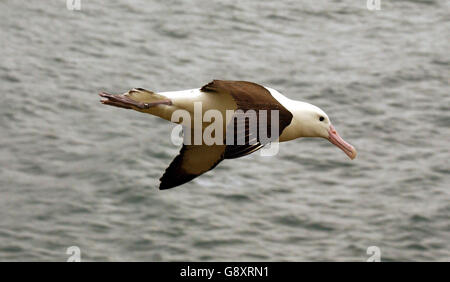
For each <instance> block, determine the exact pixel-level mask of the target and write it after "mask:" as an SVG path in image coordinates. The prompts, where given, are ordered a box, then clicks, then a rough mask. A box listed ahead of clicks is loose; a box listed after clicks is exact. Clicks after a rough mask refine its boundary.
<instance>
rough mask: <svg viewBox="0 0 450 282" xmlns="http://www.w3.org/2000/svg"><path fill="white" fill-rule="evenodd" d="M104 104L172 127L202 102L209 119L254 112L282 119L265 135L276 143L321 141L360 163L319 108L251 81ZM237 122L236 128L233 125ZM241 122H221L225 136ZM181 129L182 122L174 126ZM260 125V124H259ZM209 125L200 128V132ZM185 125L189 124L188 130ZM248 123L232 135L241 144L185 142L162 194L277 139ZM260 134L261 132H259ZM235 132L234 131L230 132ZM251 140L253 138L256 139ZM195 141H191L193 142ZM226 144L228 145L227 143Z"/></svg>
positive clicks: (128, 96)
mask: <svg viewBox="0 0 450 282" xmlns="http://www.w3.org/2000/svg"><path fill="white" fill-rule="evenodd" d="M99 95H100V96H101V97H102V98H103V99H102V100H101V102H102V103H103V104H105V105H110V106H116V107H121V108H125V109H133V110H136V111H139V112H143V113H148V114H151V115H154V116H158V117H160V118H163V119H165V120H168V121H173V117H172V116H173V114H174V113H175V112H176V111H177V110H183V111H185V112H187V113H188V114H189V115H190V116H191V117H192V120H195V116H194V115H195V113H194V112H195V107H196V104H199V103H198V102H200V104H201V106H202V108H201V113H203V114H205V113H206V112H207V111H208V110H215V111H216V112H220V113H221V114H222V116H226V113H227V112H230V111H231V112H235V113H237V112H244V113H245V112H248V111H250V110H253V111H255V112H256V114H257V115H258V116H259V115H260V113H261V112H264V111H265V112H270V113H272V112H274V111H276V112H277V113H278V119H275V121H278V122H277V124H273V123H272V122H273V119H272V118H271V117H270V114H269V118H267V117H266V119H265V122H266V128H267V129H266V130H267V131H271V128H272V127H274V128H277V129H278V132H276V133H277V134H275V135H277V136H276V137H277V138H276V140H277V141H279V142H285V141H290V140H293V139H296V138H300V137H322V138H325V139H327V140H329V141H330V142H331V143H333V144H334V145H336V146H337V147H339V148H340V149H341V150H342V151H344V153H345V154H347V155H348V156H349V157H350V159H354V158H355V157H356V150H355V148H354V147H353V146H352V145H350V144H349V143H347V142H345V141H344V140H343V139H342V138H341V137H340V136H339V134H338V133H337V131H336V130H335V128H334V127H333V125H332V124H331V122H330V119H329V118H328V116H327V114H326V113H325V112H324V111H322V110H321V109H320V108H318V107H316V106H314V105H311V104H309V103H305V102H300V101H295V100H291V99H289V98H287V97H285V96H284V95H282V94H281V93H280V92H278V91H276V90H274V89H272V88H269V87H264V86H261V85H259V84H256V83H253V82H247V81H226V80H213V81H212V82H210V83H208V84H206V85H204V86H203V87H201V88H197V89H189V90H182V91H171V92H158V93H156V92H152V91H148V90H145V89H143V88H134V89H131V90H130V91H128V92H126V93H124V94H117V95H113V94H108V93H105V92H101V93H100V94H99ZM231 120H233V122H231ZM237 120H238V119H237V118H233V119H229V118H227V119H223V121H222V122H223V125H224V127H223V131H224V132H223V133H224V134H225V135H227V132H226V131H227V130H230V129H229V128H230V126H231V124H232V125H233V126H234V128H235V127H236V126H237V128H239V125H238V123H239V122H238V121H237ZM175 122H176V123H181V121H175ZM261 122H262V121H261V119H259V120H257V123H261ZM208 124H211V122H205V121H204V119H203V120H202V122H201V128H202V129H201V130H205V128H206V127H207V126H208ZM184 125H185V124H184ZM190 125H191V126H189V124H188V126H187V127H184V128H183V129H184V130H183V131H184V134H185V135H186V128H187V130H191V131H192V128H193V127H194V126H193V125H194V124H193V123H191V124H190ZM249 127H250V124H249V121H248V119H244V125H241V127H240V128H241V129H242V128H243V129H244V130H241V131H239V129H237V130H233V131H232V132H233V133H232V134H234V136H236V134H238V133H239V132H240V133H243V134H244V135H245V139H244V141H243V142H242V143H236V141H237V140H234V143H229V142H224V143H214V144H206V143H205V142H203V141H202V142H201V143H194V144H191V143H189V142H184V144H183V147H182V148H181V151H180V153H179V155H178V156H176V157H175V159H174V160H173V161H172V163H171V164H170V165H169V167H168V168H167V169H166V171H165V173H164V174H163V176H162V177H161V178H160V181H161V183H160V186H159V189H169V188H173V187H176V186H179V185H182V184H184V183H186V182H189V181H191V180H192V179H194V178H196V177H197V176H199V175H201V174H203V173H205V172H207V171H209V170H211V169H213V168H214V167H216V166H217V164H219V163H220V162H221V161H222V160H224V159H233V158H239V157H242V156H245V155H248V154H251V153H253V152H255V151H257V150H259V149H261V148H263V147H264V146H265V145H266V144H267V143H269V142H270V141H273V139H264V140H263V139H262V138H261V137H260V136H259V135H260V134H257V133H256V134H254V133H252V132H251V130H249ZM258 128H259V127H258ZM230 131H231V130H230ZM252 134H253V135H252ZM191 139H192V137H191ZM227 141H228V140H227Z"/></svg>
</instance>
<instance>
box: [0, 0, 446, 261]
mask: <svg viewBox="0 0 450 282" xmlns="http://www.w3.org/2000/svg"><path fill="white" fill-rule="evenodd" d="M449 8H450V7H449V2H448V1H440V0H429V1H426V0H421V1H419V0H416V1H406V0H404V1H387V0H381V10H379V11H370V10H368V9H367V8H366V1H365V0H358V1H350V0H348V1H325V0H307V1H294V0H289V1H270V2H269V1H257V0H252V1H211V0H201V1H174V0H160V1H143V0H140V1H87V0H81V10H79V11H77V10H73V11H72V10H68V9H67V7H66V1H64V0H60V1H56V0H52V1H24V0H19V1H18V0H14V1H13V0H3V1H0V38H1V43H0V93H1V94H0V95H1V96H0V97H1V101H0V260H2V261H10V260H11V261H25V260H31V261H41V260H43V261H66V260H67V259H68V257H69V255H67V254H66V250H67V248H68V247H70V246H78V247H79V248H80V250H81V260H82V261H122V260H123V261H178V260H188V261H194V260H201V261H213V260H214V261H215V260H218V261H234V260H237V261H274V260H281V261H309V260H312V261H323V260H327V261H345V260H350V261H366V260H367V259H368V258H369V255H368V254H367V253H366V251H367V248H368V247H369V246H377V247H378V248H379V249H380V250H381V260H382V261H398V260H401V261H424V260H426V261H448V260H450V192H449V188H450V165H449V158H450V146H449V140H450V91H449V90H450V88H449V78H450V56H449V55H450V54H449V53H450V52H449V50H450V43H449V38H450V36H449V35H450V12H449V11H450V9H449ZM212 79H228V80H249V81H254V82H257V83H260V84H263V85H266V86H270V87H272V88H275V89H277V90H279V91H280V92H281V93H283V94H284V95H286V96H288V97H290V98H293V99H298V100H303V101H307V102H310V103H313V104H315V105H317V106H319V107H321V108H323V109H324V110H325V111H326V112H327V113H328V115H329V116H330V118H331V120H332V121H333V123H334V125H335V126H336V128H337V129H338V131H339V132H340V134H341V135H342V136H343V137H344V138H345V139H346V140H348V141H349V142H350V143H352V144H353V145H354V146H355V147H356V149H357V150H358V157H357V158H356V159H355V160H353V161H351V160H349V159H348V158H347V156H346V155H345V154H344V153H343V152H341V151H340V150H339V149H337V148H336V147H335V146H332V145H331V144H330V143H329V142H327V141H326V140H319V139H303V140H296V141H292V142H288V143H282V144H281V146H280V152H279V154H278V155H276V156H274V157H270V158H268V157H262V156H261V155H260V154H258V153H255V154H253V155H250V156H247V157H244V158H240V159H235V160H227V161H224V162H222V163H221V164H220V165H219V166H218V167H217V168H216V169H214V170H213V171H210V172H208V173H207V174H205V175H203V176H201V177H199V178H197V179H195V180H194V181H192V182H190V183H188V184H185V185H183V186H181V187H178V188H175V189H171V190H167V191H160V190H158V189H157V187H158V184H159V181H158V179H159V177H160V176H161V175H162V173H163V172H164V170H165V168H166V167H167V166H168V164H169V163H170V162H171V160H172V159H173V157H175V156H176V155H177V154H178V151H179V147H177V146H175V145H173V144H172V142H171V141H170V138H169V136H170V133H171V131H172V128H173V125H171V124H170V123H168V122H166V121H164V120H161V119H158V118H156V117H152V116H150V115H144V114H141V113H137V112H134V111H130V110H124V109H119V108H112V107H107V106H104V105H102V104H100V103H99V97H98V95H97V93H98V92H99V91H100V90H106V91H110V92H114V93H123V92H125V91H127V90H129V89H130V88H133V87H143V88H146V89H150V90H154V91H169V90H181V89H189V88H197V87H201V86H202V85H204V84H205V83H207V82H209V81H211V80H212Z"/></svg>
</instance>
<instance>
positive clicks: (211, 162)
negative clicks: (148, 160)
mask: <svg viewBox="0 0 450 282" xmlns="http://www.w3.org/2000/svg"><path fill="white" fill-rule="evenodd" d="M224 152H225V145H212V146H208V145H183V147H182V148H181V150H180V154H179V155H178V156H176V157H175V159H174V160H173V161H172V163H171V164H170V165H169V167H168V168H167V169H166V171H165V173H164V175H163V176H162V177H161V178H160V181H161V184H160V185H159V189H161V190H164V189H170V188H173V187H176V186H178V185H181V184H184V183H186V182H189V181H191V180H192V179H194V178H196V177H197V176H199V175H201V174H203V173H205V172H207V171H209V170H211V169H213V168H214V167H216V165H218V164H219V163H220V162H221V161H222V160H223V155H224Z"/></svg>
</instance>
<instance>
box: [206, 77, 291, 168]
mask: <svg viewBox="0 0 450 282" xmlns="http://www.w3.org/2000/svg"><path fill="white" fill-rule="evenodd" d="M201 91H204V92H221V93H228V94H229V95H231V96H232V97H233V99H234V101H235V102H236V105H237V110H242V111H243V112H244V113H245V112H247V111H249V110H254V111H255V112H256V116H257V121H258V125H257V131H256V132H253V131H251V130H249V122H248V120H247V119H244V120H240V121H239V119H235V118H233V119H232V121H231V122H230V124H229V125H228V126H229V127H230V126H234V129H235V130H234V131H233V132H234V137H235V138H234V140H235V143H234V144H232V145H231V144H228V145H227V146H226V149H225V153H224V158H225V159H233V158H239V157H242V156H245V155H248V154H251V153H253V152H255V151H257V150H259V149H261V148H262V147H263V146H264V145H266V143H268V140H262V139H260V134H259V129H260V125H259V121H260V118H259V114H260V111H261V110H265V111H266V113H267V127H266V128H267V133H268V134H269V135H270V132H272V131H271V127H272V126H273V125H272V124H271V120H272V119H271V111H272V110H277V111H278V114H279V115H278V117H279V124H278V129H279V132H278V136H280V135H281V133H282V132H283V130H284V129H285V128H286V127H287V126H288V125H289V124H290V123H291V121H292V113H291V112H290V111H288V110H287V109H286V108H285V107H284V106H283V105H281V104H280V102H278V101H277V100H276V99H275V98H274V97H273V96H272V94H270V92H269V90H267V89H266V88H265V87H264V86H261V85H259V84H256V83H253V82H248V81H228V80H213V81H212V82H210V83H208V84H206V85H205V86H203V87H202V88H201ZM239 122H245V125H244V126H243V127H239V126H238V123H239ZM239 128H243V129H244V131H245V132H239ZM227 131H228V130H227ZM238 134H244V135H243V136H245V143H244V144H243V145H237V144H238V143H236V141H237V138H236V137H237V135H238ZM268 137H270V136H268ZM272 139H273V138H272Z"/></svg>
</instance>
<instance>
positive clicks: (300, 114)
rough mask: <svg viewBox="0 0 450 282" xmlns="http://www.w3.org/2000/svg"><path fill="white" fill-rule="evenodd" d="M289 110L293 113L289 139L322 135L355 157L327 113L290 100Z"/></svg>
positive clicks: (354, 153)
mask: <svg viewBox="0 0 450 282" xmlns="http://www.w3.org/2000/svg"><path fill="white" fill-rule="evenodd" d="M289 110H290V111H291V112H292V114H293V115H294V116H293V118H292V122H291V124H290V125H289V132H287V133H288V134H289V135H290V136H288V138H289V139H295V138H299V137H322V138H325V139H327V140H329V141H330V142H331V143H333V144H334V145H336V146H337V147H339V148H340V149H341V150H342V151H344V153H346V154H347V156H349V157H350V159H354V158H355V157H356V150H355V148H354V147H353V146H352V145H350V144H349V143H347V142H345V141H344V139H342V138H341V137H340V136H339V134H338V133H337V131H336V129H335V128H334V126H333V125H332V124H331V121H330V119H329V117H328V115H327V114H326V113H325V112H324V111H322V110H321V109H320V108H318V107H316V106H314V105H311V104H308V103H304V102H300V101H293V100H290V103H289ZM286 129H288V128H286ZM283 134H284V132H283ZM283 134H282V136H283ZM280 139H281V137H280Z"/></svg>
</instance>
